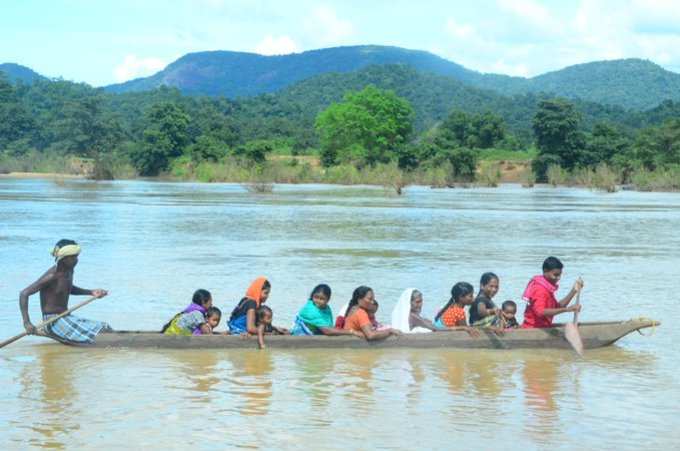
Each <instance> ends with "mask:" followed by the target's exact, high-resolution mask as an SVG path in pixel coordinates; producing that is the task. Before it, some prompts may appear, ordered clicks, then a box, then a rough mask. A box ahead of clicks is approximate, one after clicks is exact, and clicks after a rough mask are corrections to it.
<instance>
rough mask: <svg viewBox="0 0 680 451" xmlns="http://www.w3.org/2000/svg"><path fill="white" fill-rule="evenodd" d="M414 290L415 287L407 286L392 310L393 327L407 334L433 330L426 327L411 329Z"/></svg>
mask: <svg viewBox="0 0 680 451" xmlns="http://www.w3.org/2000/svg"><path fill="white" fill-rule="evenodd" d="M414 291H416V289H415V288H407V289H405V290H404V292H403V293H401V297H400V298H399V302H397V305H396V306H395V307H394V310H392V327H393V328H394V329H399V330H400V331H401V332H403V333H405V334H413V333H423V332H431V330H429V329H425V328H424V327H414V328H413V329H411V321H410V318H411V298H412V297H413V292H414Z"/></svg>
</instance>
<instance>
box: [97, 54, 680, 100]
mask: <svg viewBox="0 0 680 451" xmlns="http://www.w3.org/2000/svg"><path fill="white" fill-rule="evenodd" d="M384 64H406V65H409V66H411V67H413V68H414V69H417V70H419V71H423V72H430V73H434V74H437V75H443V76H447V77H451V78H454V79H456V80H459V81H461V82H463V83H466V84H468V85H470V86H474V87H478V88H483V89H490V90H494V91H497V92H499V93H501V94H504V95H512V94H525V93H532V92H533V93H539V92H545V93H551V94H555V95H559V96H564V97H568V98H578V99H582V100H586V101H592V102H598V103H603V104H610V105H618V106H622V107H625V108H633V109H647V108H652V107H654V106H656V105H658V104H659V103H661V102H662V101H664V100H679V99H680V74H676V73H674V72H670V71H667V70H665V69H663V68H662V67H660V66H658V65H656V64H654V63H652V62H650V61H646V60H641V59H623V60H613V61H599V62H592V63H586V64H579V65H576V66H570V67H567V68H565V69H562V70H559V71H555V72H549V73H546V74H543V75H539V76H536V77H533V78H523V77H511V76H508V75H498V74H483V73H480V72H476V71H473V70H470V69H467V68H465V67H463V66H461V65H460V64H456V63H454V62H451V61H448V60H445V59H443V58H440V57H439V56H436V55H434V54H432V53H429V52H425V51H420V50H407V49H403V48H399V47H385V46H374V45H364V46H352V47H335V48H328V49H320V50H311V51H308V52H303V53H296V54H291V55H281V56H262V55H257V54H254V53H242V52H228V51H214V52H200V53H190V54H188V55H185V56H183V57H181V58H180V59H178V60H177V61H175V62H173V63H172V64H170V65H169V66H168V67H166V68H165V69H163V70H162V71H160V72H158V73H157V74H155V75H152V76H150V77H146V78H138V79H136V80H131V81H128V82H125V83H121V84H116V85H110V86H107V87H106V89H107V90H108V91H111V92H129V91H145V90H150V89H154V88H156V87H158V86H161V85H168V86H174V87H177V88H179V89H180V90H181V91H182V92H183V93H186V94H203V95H209V96H218V95H221V96H226V97H230V98H237V97H248V96H252V95H256V94H262V93H267V92H275V91H278V90H280V89H282V88H285V87H287V86H289V85H291V84H293V83H295V82H297V81H300V80H305V79H308V78H310V77H313V76H315V75H321V74H326V73H329V72H353V71H356V70H358V69H361V68H364V67H366V66H371V65H384Z"/></svg>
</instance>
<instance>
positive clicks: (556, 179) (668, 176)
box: [547, 164, 680, 193]
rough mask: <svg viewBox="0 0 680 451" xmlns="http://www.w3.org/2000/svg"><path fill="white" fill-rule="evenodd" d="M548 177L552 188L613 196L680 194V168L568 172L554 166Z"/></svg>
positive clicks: (605, 167)
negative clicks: (630, 191) (630, 192)
mask: <svg viewBox="0 0 680 451" xmlns="http://www.w3.org/2000/svg"><path fill="white" fill-rule="evenodd" d="M547 177H548V183H549V184H551V185H552V186H583V187H587V188H591V189H596V190H602V191H607V192H610V193H611V192H615V191H618V190H619V189H620V188H621V187H625V188H628V189H635V190H637V191H680V166H671V167H667V168H659V169H657V170H655V171H649V170H647V169H644V168H637V169H633V170H630V169H628V170H624V169H622V168H616V167H612V166H609V165H606V164H600V165H598V166H597V167H596V168H578V169H575V170H573V171H567V170H565V169H563V168H561V167H559V166H555V165H553V166H550V167H549V168H548V172H547Z"/></svg>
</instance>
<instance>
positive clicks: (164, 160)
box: [130, 103, 190, 175]
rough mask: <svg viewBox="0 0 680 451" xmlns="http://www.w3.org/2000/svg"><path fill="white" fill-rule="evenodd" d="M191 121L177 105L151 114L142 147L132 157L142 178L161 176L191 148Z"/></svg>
mask: <svg viewBox="0 0 680 451" xmlns="http://www.w3.org/2000/svg"><path fill="white" fill-rule="evenodd" d="M189 121H190V117H189V115H187V114H186V113H185V112H184V110H183V109H182V108H181V107H179V106H177V105H175V104H174V103H161V104H158V105H154V106H153V107H152V108H151V110H150V111H149V113H148V114H147V119H146V122H147V123H148V126H147V128H146V129H145V130H144V135H143V141H142V144H141V145H139V146H136V147H135V148H134V150H133V152H132V153H131V155H130V158H131V159H132V163H133V164H134V166H135V168H136V169H137V171H138V172H139V173H140V174H141V175H157V174H158V173H159V172H161V171H164V170H165V169H167V168H168V165H169V163H170V160H171V159H173V158H176V157H178V156H180V155H181V154H182V153H183V152H184V149H185V147H186V146H187V144H189V132H188V128H189Z"/></svg>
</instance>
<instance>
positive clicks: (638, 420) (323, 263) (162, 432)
mask: <svg viewBox="0 0 680 451" xmlns="http://www.w3.org/2000/svg"><path fill="white" fill-rule="evenodd" d="M678 230H680V195H678V194H667V193H637V192H619V193H615V194H603V193H597V192H591V191H587V190H581V189H567V188H564V189H553V188H535V189H529V190H527V189H523V188H520V187H518V186H512V185H509V186H502V187H500V188H497V189H482V188H478V189H451V190H449V189H445V190H431V189H429V188H417V187H413V188H409V189H407V190H406V192H405V195H403V196H401V197H396V196H392V195H390V194H389V193H386V192H384V191H383V190H382V189H378V188H367V187H333V186H278V185H277V186H276V187H275V190H274V192H273V193H272V194H266V195H262V194H252V193H249V192H247V191H246V190H245V189H243V188H242V187H241V186H239V185H230V184H210V185H207V184H189V183H163V182H146V181H132V182H111V183H107V182H99V183H95V182H88V181H82V180H67V181H50V180H16V179H2V178H0V271H1V272H0V274H1V275H0V332H1V336H0V339H4V338H6V337H9V336H12V335H14V334H16V333H18V332H20V331H21V330H22V325H21V317H20V314H19V308H18V293H19V291H20V290H21V289H22V288H24V287H25V286H26V285H28V284H30V283H31V282H33V281H34V280H35V279H37V278H38V277H39V276H40V275H41V274H42V273H43V272H44V271H45V270H46V269H48V268H49V266H50V265H51V257H50V255H49V252H50V250H51V248H52V246H53V245H54V243H55V242H56V241H57V240H58V239H60V238H72V239H75V240H77V241H78V242H79V243H80V244H81V245H82V247H83V252H82V254H81V257H80V263H79V265H78V267H77V269H76V279H75V280H76V284H77V285H79V286H81V287H86V288H106V289H108V290H109V291H110V295H109V296H108V297H106V298H104V299H100V300H97V301H96V302H94V303H92V304H90V305H89V306H87V307H85V308H84V309H82V310H81V311H80V313H79V314H80V315H82V316H86V317H91V318H96V319H102V320H106V321H108V322H109V323H110V324H111V325H112V326H113V327H114V328H116V329H158V328H160V327H161V325H162V324H163V323H164V322H165V321H166V320H168V319H169V318H170V317H171V316H172V315H173V314H174V313H175V312H177V311H178V310H180V309H181V308H183V307H184V306H185V304H187V303H188V302H189V301H190V298H191V294H192V293H193V291H194V290H195V289H197V288H206V289H209V290H210V291H211V292H212V293H213V299H214V302H215V305H217V306H218V307H220V308H222V310H223V314H225V315H228V314H229V312H230V311H231V309H232V308H233V306H234V304H235V303H236V302H237V301H238V300H239V299H240V298H241V297H242V295H243V293H244V292H245V290H246V288H247V286H248V284H249V283H250V281H251V280H252V279H253V278H255V277H257V276H259V275H266V276H268V277H269V278H270V280H271V282H272V286H273V289H272V294H271V296H270V299H269V301H268V304H269V305H270V306H272V307H273V309H274V312H275V314H274V322H275V323H278V324H280V325H283V326H290V324H291V323H292V320H293V318H294V315H295V313H296V311H297V310H298V309H299V308H300V307H301V306H302V305H303V304H304V302H305V300H306V299H307V296H308V292H309V290H310V289H311V288H312V287H313V286H314V285H315V284H317V283H320V282H326V283H329V284H330V285H331V287H332V288H333V297H332V299H331V306H332V307H334V308H335V309H336V310H337V309H338V308H339V307H340V306H341V305H342V304H344V303H345V302H346V301H347V300H348V299H349V297H350V296H351V292H352V290H353V289H354V288H355V287H356V286H358V285H361V284H367V285H370V286H372V287H373V288H374V290H375V293H376V297H377V299H378V300H379V302H380V310H379V312H378V317H379V319H381V320H382V321H383V322H389V317H390V312H391V310H392V307H393V306H394V305H395V303H396V301H397V299H398V298H399V295H400V293H401V291H402V290H403V289H405V288H407V287H410V286H413V287H418V288H419V289H421V290H422V291H423V292H424V296H425V308H424V311H425V313H426V315H427V316H432V315H434V312H435V311H436V309H437V308H438V307H439V306H440V305H441V304H442V303H443V302H444V301H445V300H446V299H448V295H449V291H450V289H451V286H452V285H453V284H454V283H455V282H457V281H469V282H471V283H473V284H474V285H475V286H476V285H477V284H478V281H479V277H480V275H481V274H482V273H483V272H485V271H490V270H491V271H494V272H496V273H497V274H498V275H499V276H500V278H501V290H500V292H499V294H498V296H497V297H496V301H498V302H502V301H503V300H506V299H515V300H519V299H520V297H521V293H522V290H523V288H524V286H525V284H526V282H527V280H528V279H529V278H530V277H531V276H532V275H534V274H537V273H539V272H540V266H541V263H542V261H543V259H544V258H545V257H546V256H548V255H556V256H558V257H560V258H561V259H562V261H563V262H564V263H565V265H566V267H565V273H564V277H563V287H562V288H561V290H560V293H566V291H567V290H568V288H569V286H570V285H571V283H573V281H574V279H575V278H576V277H578V276H579V275H582V276H583V278H584V279H585V282H586V288H585V290H584V292H583V296H582V302H583V304H584V309H583V312H582V316H581V319H582V320H583V321H599V320H620V319H630V318H637V317H641V316H644V317H653V318H655V319H660V320H662V321H663V325H662V326H661V327H659V328H657V329H656V330H654V331H651V330H649V329H647V330H646V331H645V332H649V333H653V335H652V336H651V337H643V336H641V335H638V334H637V333H634V334H631V335H629V336H627V337H625V338H624V339H623V340H621V341H620V342H618V343H617V344H616V345H614V346H611V347H608V348H604V349H599V350H592V351H586V357H585V358H584V359H579V358H578V357H576V356H575V355H574V353H572V352H571V351H567V350H555V351H530V352H528V351H502V350H489V351H454V350H439V349H437V350H369V351H363V350H361V351H359V350H345V351H322V350H304V351H302V350H301V351H284V350H265V351H257V350H243V351H170V350H87V349H77V348H68V347H64V346H62V345H59V344H55V343H51V342H48V341H46V340H45V339H41V338H36V337H29V338H25V339H23V340H21V341H19V342H17V343H14V344H12V345H10V346H8V347H7V348H4V349H2V350H0V386H2V391H1V392H0V405H1V406H2V408H0V449H3V450H4V449H19V450H22V449H30V448H54V449H95V448H99V449H117V448H128V449H129V448H132V449H142V448H147V449H161V448H163V449H186V448H188V447H190V446H191V447H192V448H195V449H213V448H217V449H224V448H231V447H243V448H263V449H300V448H318V449H395V448H398V449H414V448H422V449H452V448H459V449H470V448H477V449H510V450H514V449H521V450H523V451H525V450H531V449H551V450H554V449H565V450H569V449H672V448H675V449H678V447H680V427H679V426H680V419H679V417H678V413H680V410H679V407H678V406H679V405H680V383H679V381H678V379H679V378H678V374H679V372H680V357H679V353H678V350H677V343H678V342H680V333H679V332H678V328H677V324H678V321H679V320H680V314H679V313H678V312H679V311H680V296H679V295H678V282H679V281H680V277H679V276H680V255H679V251H680V233H678ZM80 299H83V298H80ZM77 300H78V298H74V299H72V300H71V302H72V304H75V302H77ZM30 311H31V316H32V318H33V320H34V322H35V323H37V322H39V300H38V298H37V296H34V297H33V298H31V302H30ZM520 311H523V304H520ZM519 316H520V318H519V319H521V314H520V315H519ZM563 319H568V318H563ZM224 327H225V325H224V322H223V324H221V325H220V328H219V329H221V330H224Z"/></svg>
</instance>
